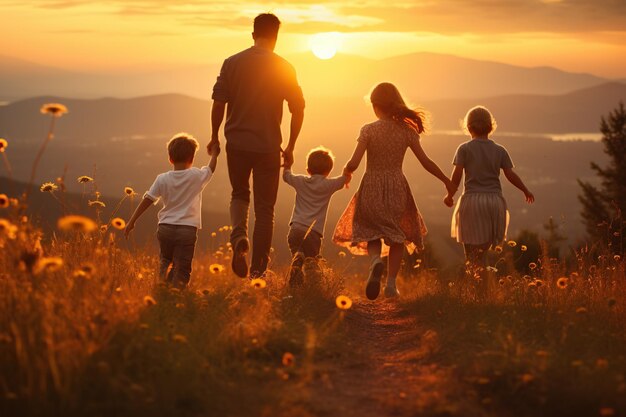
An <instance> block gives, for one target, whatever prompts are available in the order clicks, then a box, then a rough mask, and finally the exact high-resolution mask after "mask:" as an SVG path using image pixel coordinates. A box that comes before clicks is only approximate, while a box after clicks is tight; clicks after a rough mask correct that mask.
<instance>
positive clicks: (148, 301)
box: [143, 295, 156, 307]
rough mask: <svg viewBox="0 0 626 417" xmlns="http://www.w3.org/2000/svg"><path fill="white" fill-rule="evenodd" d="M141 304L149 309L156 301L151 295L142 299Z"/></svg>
mask: <svg viewBox="0 0 626 417" xmlns="http://www.w3.org/2000/svg"><path fill="white" fill-rule="evenodd" d="M143 303H144V305H145V306H146V307H151V306H153V305H155V304H156V300H155V299H154V298H153V297H152V296H151V295H146V296H145V297H143Z"/></svg>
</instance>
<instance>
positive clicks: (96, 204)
mask: <svg viewBox="0 0 626 417" xmlns="http://www.w3.org/2000/svg"><path fill="white" fill-rule="evenodd" d="M87 204H88V205H89V207H96V208H105V207H106V206H107V205H106V204H104V203H103V202H102V201H100V200H93V201H92V200H89V202H88V203H87Z"/></svg>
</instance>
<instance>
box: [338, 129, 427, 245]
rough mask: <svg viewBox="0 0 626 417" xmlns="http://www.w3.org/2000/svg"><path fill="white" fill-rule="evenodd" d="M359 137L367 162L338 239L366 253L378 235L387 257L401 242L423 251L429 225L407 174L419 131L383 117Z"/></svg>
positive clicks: (343, 243)
mask: <svg viewBox="0 0 626 417" xmlns="http://www.w3.org/2000/svg"><path fill="white" fill-rule="evenodd" d="M358 141H359V142H361V143H365V144H366V145H367V150H366V153H367V166H366V169H365V174H364V175H363V179H362V180H361V184H360V185H359V189H358V190H357V192H356V194H355V195H354V197H352V200H351V201H350V203H349V204H348V207H347V208H346V210H345V211H344V212H343V214H342V216H341V218H340V219H339V221H338V222H337V227H336V228H335V233H334V235H333V241H334V242H335V243H337V244H338V245H341V246H345V247H346V248H348V249H349V250H350V252H352V253H353V254H355V255H366V254H367V242H369V241H370V240H377V239H383V242H384V245H383V255H385V254H386V253H387V252H388V250H389V245H391V244H397V243H404V244H405V245H406V247H407V249H408V250H409V252H413V251H414V250H415V249H422V248H423V247H424V244H423V236H424V235H425V234H426V232H427V230H426V225H425V224H424V220H423V218H422V215H421V214H420V212H419V210H418V209H417V206H416V205H415V200H414V199H413V195H412V194H411V189H410V187H409V183H408V182H407V180H406V177H405V176H404V174H403V173H402V162H403V160H404V155H405V153H406V150H407V148H408V147H409V146H410V145H411V143H412V142H413V141H419V134H418V133H417V132H416V131H415V130H414V129H412V128H410V127H409V126H407V125H406V124H404V123H402V122H397V121H393V120H388V119H380V120H377V121H375V122H373V123H370V124H367V125H365V126H363V127H362V128H361V133H360V135H359V138H358Z"/></svg>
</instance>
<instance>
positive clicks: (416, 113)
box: [370, 83, 428, 133]
mask: <svg viewBox="0 0 626 417" xmlns="http://www.w3.org/2000/svg"><path fill="white" fill-rule="evenodd" d="M370 101H371V102H372V104H373V105H374V106H376V107H378V108H379V109H380V110H381V111H382V112H384V113H385V114H387V115H389V116H391V117H392V118H393V119H394V120H397V121H399V122H404V123H406V124H407V125H409V126H410V127H412V128H413V129H415V130H416V131H417V133H423V132H424V131H426V129H427V124H428V114H427V113H426V112H425V111H424V110H421V109H415V110H414V109H410V108H409V107H408V106H407V105H406V103H405V102H404V99H403V98H402V95H401V94H400V91H398V88H397V87H396V86H395V85H393V84H391V83H380V84H378V85H377V86H376V87H374V89H373V90H372V92H371V94H370Z"/></svg>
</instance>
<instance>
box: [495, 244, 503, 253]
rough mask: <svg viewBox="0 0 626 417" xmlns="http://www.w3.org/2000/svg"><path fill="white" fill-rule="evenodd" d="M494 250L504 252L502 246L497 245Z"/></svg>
mask: <svg viewBox="0 0 626 417" xmlns="http://www.w3.org/2000/svg"><path fill="white" fill-rule="evenodd" d="M494 251H495V252H496V253H502V246H496V247H495V248H494Z"/></svg>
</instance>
